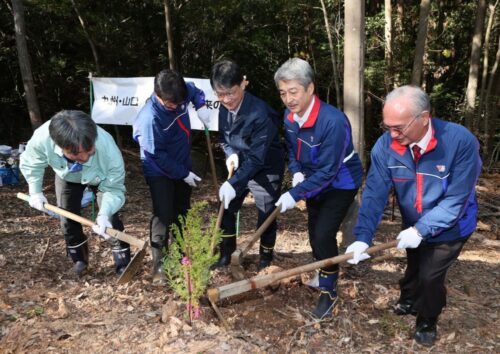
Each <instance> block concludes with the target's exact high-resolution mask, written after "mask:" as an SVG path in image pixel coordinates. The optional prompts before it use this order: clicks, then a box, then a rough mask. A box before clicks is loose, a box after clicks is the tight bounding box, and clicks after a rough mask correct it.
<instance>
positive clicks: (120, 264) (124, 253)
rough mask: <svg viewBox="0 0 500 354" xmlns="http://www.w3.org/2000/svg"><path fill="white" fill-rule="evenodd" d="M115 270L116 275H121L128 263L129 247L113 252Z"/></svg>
mask: <svg viewBox="0 0 500 354" xmlns="http://www.w3.org/2000/svg"><path fill="white" fill-rule="evenodd" d="M113 259H114V261H115V270H116V274H117V275H121V274H122V273H123V272H124V271H125V269H126V268H127V266H128V264H129V263H130V247H126V248H119V249H114V250H113Z"/></svg>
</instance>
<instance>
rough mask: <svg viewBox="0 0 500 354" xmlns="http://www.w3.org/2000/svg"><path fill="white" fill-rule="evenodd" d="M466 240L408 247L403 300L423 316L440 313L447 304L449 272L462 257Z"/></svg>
mask: <svg viewBox="0 0 500 354" xmlns="http://www.w3.org/2000/svg"><path fill="white" fill-rule="evenodd" d="M466 241H467V239H463V240H458V241H452V242H445V243H438V244H432V243H424V242H422V243H421V244H420V246H419V247H417V248H413V249H412V248H407V249H406V257H407V261H408V264H407V266H406V271H405V274H404V277H403V278H402V279H401V280H400V281H399V286H400V288H401V296H400V298H399V302H401V303H413V304H414V305H413V307H414V309H415V310H416V311H417V313H418V315H419V316H422V317H437V316H439V314H440V313H441V311H442V309H443V307H444V306H446V287H445V285H444V281H445V278H446V272H447V271H448V268H449V267H450V265H451V264H452V263H453V262H454V261H455V260H456V259H457V258H458V255H459V254H460V251H461V250H462V247H463V246H464V244H465V242H466Z"/></svg>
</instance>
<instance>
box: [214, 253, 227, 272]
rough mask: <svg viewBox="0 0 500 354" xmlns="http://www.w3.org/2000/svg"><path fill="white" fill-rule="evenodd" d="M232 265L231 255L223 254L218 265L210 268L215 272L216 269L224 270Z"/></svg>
mask: <svg viewBox="0 0 500 354" xmlns="http://www.w3.org/2000/svg"><path fill="white" fill-rule="evenodd" d="M230 263H231V254H229V255H227V254H223V255H221V256H220V258H219V260H218V261H217V263H215V264H214V265H212V267H210V268H211V269H212V270H214V269H218V268H222V267H227V266H228V265H229V264H230Z"/></svg>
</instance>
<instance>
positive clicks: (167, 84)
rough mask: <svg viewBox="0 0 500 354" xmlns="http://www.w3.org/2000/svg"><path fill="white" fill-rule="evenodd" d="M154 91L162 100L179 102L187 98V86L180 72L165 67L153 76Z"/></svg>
mask: <svg viewBox="0 0 500 354" xmlns="http://www.w3.org/2000/svg"><path fill="white" fill-rule="evenodd" d="M154 85H155V93H156V95H157V96H158V97H160V98H161V99H162V100H165V101H169V102H170V103H174V104H180V103H182V102H184V101H185V100H186V98H187V86H186V82H185V81H184V78H183V77H182V75H181V74H179V73H178V72H176V71H174V70H170V69H165V70H162V71H160V72H159V73H158V74H157V75H156V76H155V82H154Z"/></svg>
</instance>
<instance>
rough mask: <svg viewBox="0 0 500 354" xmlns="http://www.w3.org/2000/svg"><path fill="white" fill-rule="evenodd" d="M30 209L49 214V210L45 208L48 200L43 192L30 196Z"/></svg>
mask: <svg viewBox="0 0 500 354" xmlns="http://www.w3.org/2000/svg"><path fill="white" fill-rule="evenodd" d="M29 203H30V207H32V208H35V209H38V210H40V211H42V212H44V213H47V214H48V213H49V211H48V210H47V209H45V207H44V206H43V205H44V204H45V203H48V202H47V198H45V195H43V193H42V192H40V193H33V194H30V199H29Z"/></svg>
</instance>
